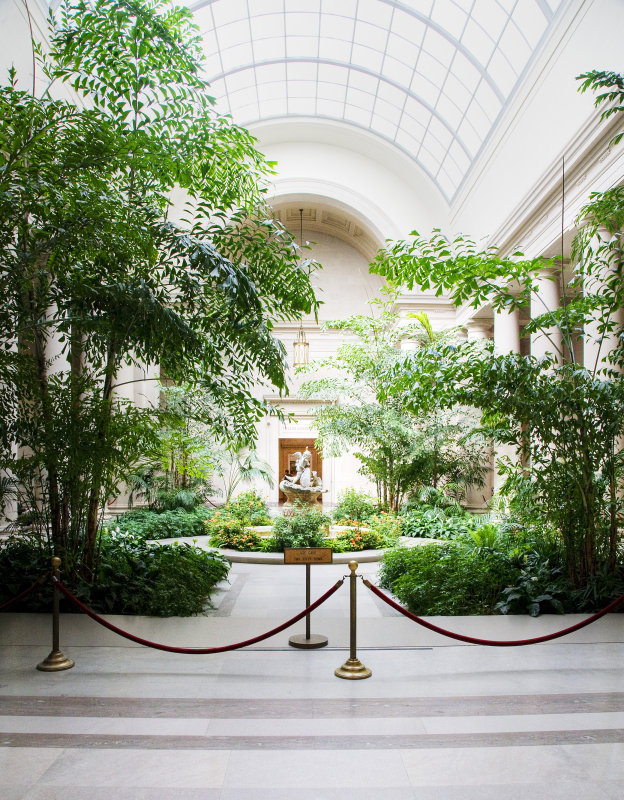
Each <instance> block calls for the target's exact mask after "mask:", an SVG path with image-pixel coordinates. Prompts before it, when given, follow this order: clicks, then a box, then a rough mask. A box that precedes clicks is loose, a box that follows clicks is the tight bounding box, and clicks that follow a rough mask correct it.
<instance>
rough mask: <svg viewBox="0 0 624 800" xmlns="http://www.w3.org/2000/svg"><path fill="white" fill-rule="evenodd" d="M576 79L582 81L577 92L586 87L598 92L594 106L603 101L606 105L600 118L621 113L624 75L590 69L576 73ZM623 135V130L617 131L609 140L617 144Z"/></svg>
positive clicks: (623, 102)
mask: <svg viewBox="0 0 624 800" xmlns="http://www.w3.org/2000/svg"><path fill="white" fill-rule="evenodd" d="M577 81H582V83H581V85H580V86H579V92H586V91H587V90H588V89H591V90H592V91H593V92H599V94H597V95H596V99H595V102H594V105H595V106H596V108H598V106H600V105H602V104H603V103H606V104H607V105H608V108H606V109H605V110H604V111H603V112H602V114H601V115H600V119H602V120H605V119H609V117H611V116H613V115H614V114H621V113H622V111H624V77H623V76H622V75H620V74H618V73H617V72H608V71H604V70H597V69H592V70H591V71H590V72H586V73H584V74H583V75H578V76H577ZM603 90H606V91H603ZM623 136H624V131H623V132H622V133H618V134H617V135H616V136H615V137H614V138H613V139H612V140H611V145H615V144H618V143H619V142H620V141H621V140H622V137H623Z"/></svg>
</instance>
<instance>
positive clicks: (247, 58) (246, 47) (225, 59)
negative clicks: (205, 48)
mask: <svg viewBox="0 0 624 800" xmlns="http://www.w3.org/2000/svg"><path fill="white" fill-rule="evenodd" d="M221 63H222V64H223V69H224V71H225V72H228V71H229V70H232V69H237V68H238V67H240V66H241V65H245V64H251V63H253V51H252V49H251V44H249V43H247V44H239V45H236V47H228V48H227V50H222V51H221Z"/></svg>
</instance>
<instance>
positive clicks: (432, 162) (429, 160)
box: [418, 145, 440, 175]
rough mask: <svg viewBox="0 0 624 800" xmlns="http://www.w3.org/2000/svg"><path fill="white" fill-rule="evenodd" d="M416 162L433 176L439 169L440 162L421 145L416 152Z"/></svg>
mask: <svg viewBox="0 0 624 800" xmlns="http://www.w3.org/2000/svg"><path fill="white" fill-rule="evenodd" d="M418 160H419V161H420V163H421V164H422V166H423V167H424V168H425V169H426V170H428V171H429V172H430V174H431V175H435V174H436V173H437V171H438V168H439V167H440V160H439V159H438V158H436V157H435V156H434V155H433V153H431V151H430V150H428V149H427V148H426V147H424V146H422V145H421V147H420V150H419V151H418Z"/></svg>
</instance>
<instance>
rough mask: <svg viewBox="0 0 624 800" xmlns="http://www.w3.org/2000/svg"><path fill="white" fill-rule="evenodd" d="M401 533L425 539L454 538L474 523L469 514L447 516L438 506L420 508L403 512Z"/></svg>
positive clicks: (464, 532) (463, 533)
mask: <svg viewBox="0 0 624 800" xmlns="http://www.w3.org/2000/svg"><path fill="white" fill-rule="evenodd" d="M403 520H404V521H403V535H404V536H414V537H416V538H425V539H456V538H457V537H459V536H463V535H465V534H467V533H469V532H470V531H471V530H472V529H473V525H474V524H475V523H474V522H473V520H472V519H471V517H469V516H463V515H462V516H459V517H458V516H447V515H445V513H444V511H442V510H441V509H439V508H421V509H419V510H417V511H406V512H404V514H403Z"/></svg>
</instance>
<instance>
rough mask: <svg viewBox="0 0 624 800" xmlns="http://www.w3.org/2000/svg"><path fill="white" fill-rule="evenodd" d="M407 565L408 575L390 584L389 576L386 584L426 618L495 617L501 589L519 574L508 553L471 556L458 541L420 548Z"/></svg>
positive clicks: (410, 557) (413, 551)
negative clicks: (448, 616)
mask: <svg viewBox="0 0 624 800" xmlns="http://www.w3.org/2000/svg"><path fill="white" fill-rule="evenodd" d="M406 561H407V563H408V565H409V568H408V571H407V572H405V573H404V574H402V575H400V576H399V577H396V578H395V579H394V580H392V582H391V584H390V586H388V583H389V581H388V572H385V574H384V584H385V585H386V586H388V588H390V589H391V591H392V592H393V593H394V594H395V595H396V597H397V598H398V599H399V601H400V602H401V603H403V604H404V605H406V606H407V607H408V608H409V609H410V611H412V612H414V613H415V614H421V615H454V614H492V613H494V610H495V605H496V602H497V600H498V599H499V596H500V594H501V592H502V590H503V589H504V587H505V586H507V585H509V584H510V583H513V582H514V581H515V579H516V577H517V575H518V568H517V567H516V566H514V565H513V563H512V561H511V560H510V559H509V557H508V556H507V555H505V554H504V553H500V552H497V551H491V550H488V551H487V552H486V551H483V552H476V551H473V552H470V551H469V550H467V549H466V548H464V547H462V545H461V544H459V543H456V542H446V543H444V544H430V545H424V546H422V547H415V548H413V549H412V551H411V553H410V556H409V557H408V559H406ZM394 566H395V568H396V566H397V564H396V563H395V565H394Z"/></svg>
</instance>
